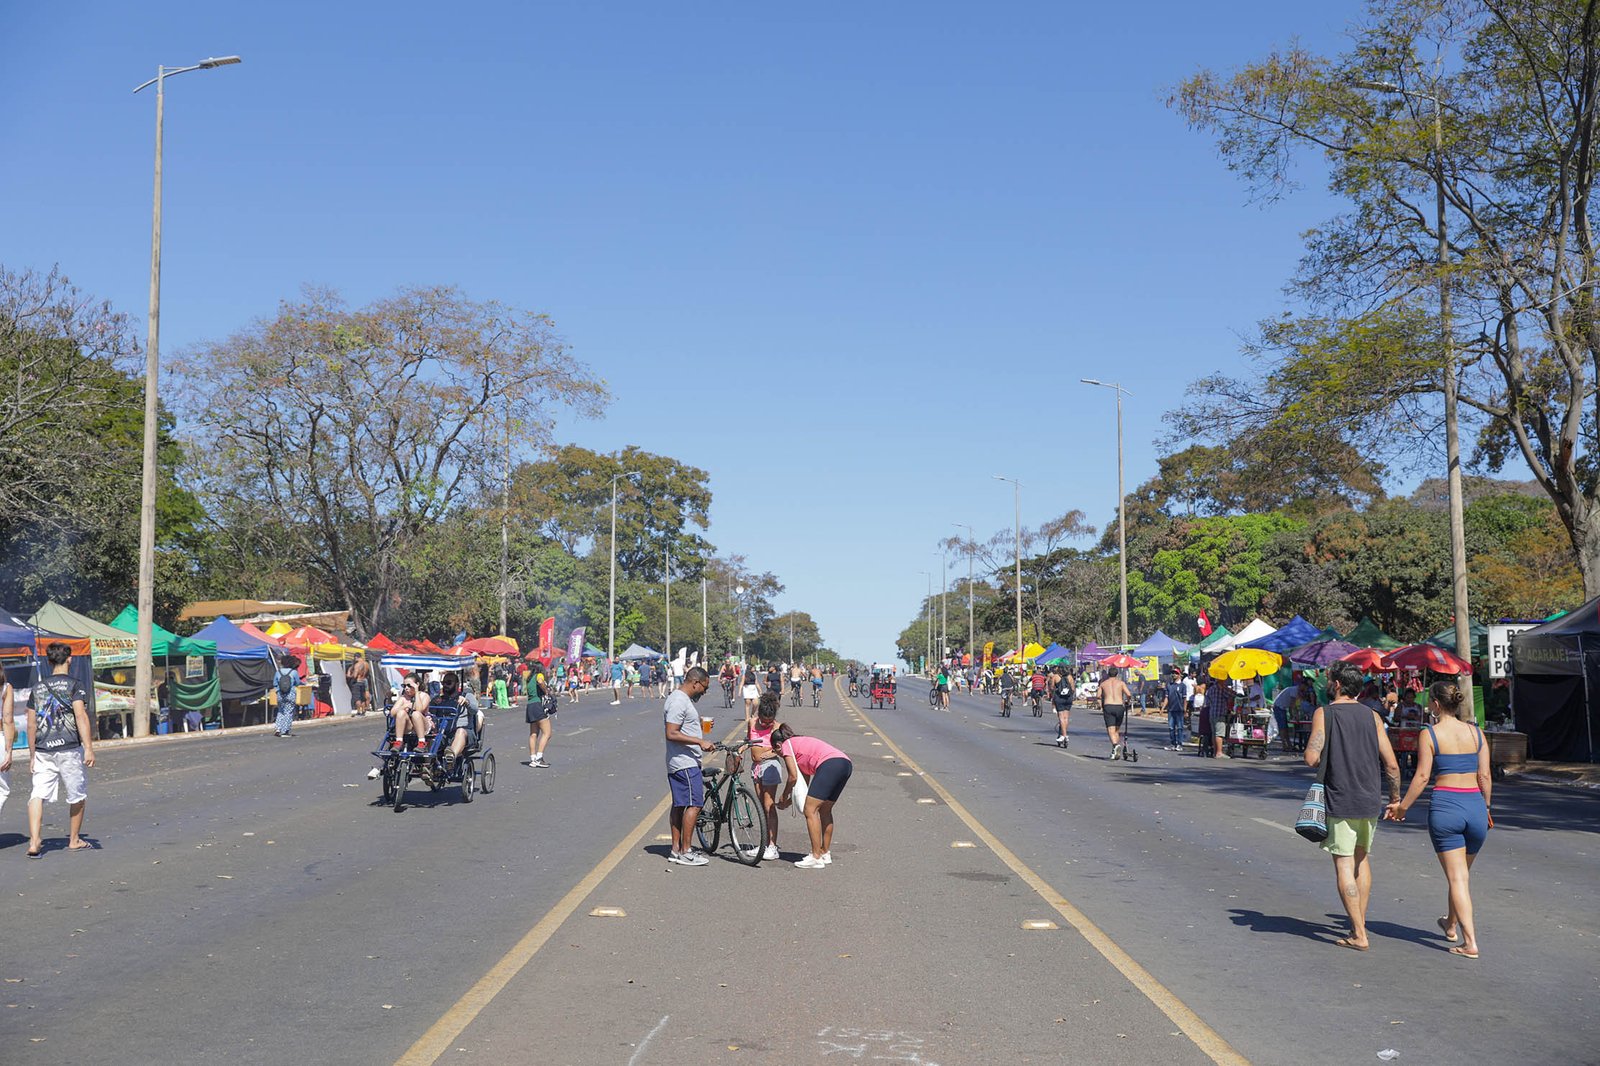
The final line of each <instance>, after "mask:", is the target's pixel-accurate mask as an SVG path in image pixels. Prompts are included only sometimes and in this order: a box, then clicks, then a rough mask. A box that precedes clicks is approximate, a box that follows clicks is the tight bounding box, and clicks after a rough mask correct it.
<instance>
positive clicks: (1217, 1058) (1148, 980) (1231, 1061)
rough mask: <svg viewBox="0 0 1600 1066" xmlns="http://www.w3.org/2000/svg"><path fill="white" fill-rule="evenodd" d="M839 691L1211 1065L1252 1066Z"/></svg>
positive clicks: (906, 763)
mask: <svg viewBox="0 0 1600 1066" xmlns="http://www.w3.org/2000/svg"><path fill="white" fill-rule="evenodd" d="M838 683H839V682H838V679H837V678H835V679H834V685H835V686H837V685H838ZM838 691H839V698H840V699H842V700H844V701H845V702H846V703H849V704H850V705H852V706H855V708H856V713H857V714H859V715H861V717H862V719H863V720H865V721H866V722H867V724H868V725H870V726H872V728H873V730H874V731H876V732H877V734H878V736H879V737H881V738H882V739H883V741H884V743H886V744H888V746H889V750H891V751H893V752H894V753H895V754H896V755H898V756H899V757H900V761H901V762H903V763H905V765H906V767H907V768H908V769H911V770H913V771H915V772H916V773H917V774H918V775H919V776H920V777H921V779H922V780H923V781H925V782H927V785H928V787H929V788H931V789H933V791H934V792H935V793H937V794H938V796H939V798H940V799H942V800H944V803H945V806H946V807H949V808H950V810H951V811H953V812H955V815H956V817H958V818H960V819H961V820H962V821H963V822H965V823H967V828H969V829H971V830H972V831H973V832H974V833H976V834H977V835H978V837H979V839H981V840H982V841H983V842H984V844H986V845H987V846H988V848H989V850H990V851H992V852H994V853H995V855H997V856H999V858H1000V861H1001V862H1004V863H1005V864H1006V865H1007V866H1009V867H1011V869H1012V871H1013V872H1014V873H1016V875H1017V876H1018V877H1020V878H1022V880H1024V881H1026V882H1027V884H1028V887H1029V888H1031V889H1033V890H1034V891H1035V892H1037V893H1038V894H1039V896H1040V898H1042V899H1043V900H1044V901H1045V902H1046V903H1048V904H1050V906H1051V907H1053V908H1055V911H1056V913H1057V914H1059V915H1061V917H1063V918H1065V919H1066V920H1067V922H1068V923H1069V924H1070V925H1071V926H1072V927H1073V928H1074V929H1076V930H1077V931H1078V933H1079V935H1081V936H1082V937H1083V938H1084V939H1085V940H1087V941H1088V942H1089V943H1090V944H1091V945H1092V946H1093V947H1094V949H1095V950H1096V951H1098V952H1099V953H1100V954H1101V956H1102V957H1104V958H1105V960H1106V961H1107V962H1109V963H1110V964H1111V965H1112V966H1115V967H1116V968H1117V971H1118V972H1119V973H1121V974H1122V976H1123V977H1126V978H1127V979H1128V981H1129V982H1130V983H1131V984H1132V985H1133V987H1135V988H1137V989H1138V990H1139V991H1140V992H1142V993H1144V996H1145V998H1146V999H1148V1000H1149V1001H1150V1002H1151V1003H1153V1004H1155V1005H1156V1007H1157V1008H1158V1009H1159V1010H1160V1011H1161V1013H1163V1014H1165V1015H1166V1016H1167V1017H1168V1018H1171V1019H1172V1023H1173V1024H1174V1025H1176V1026H1177V1027H1178V1028H1179V1029H1180V1030H1181V1031H1182V1032H1183V1034H1184V1035H1185V1036H1187V1037H1188V1038H1189V1039H1190V1040H1192V1041H1194V1043H1195V1046H1196V1047H1198V1048H1199V1049H1200V1050H1201V1051H1202V1052H1204V1053H1205V1054H1206V1056H1207V1057H1208V1058H1210V1059H1211V1061H1212V1062H1215V1063H1217V1064H1218V1066H1249V1064H1250V1060H1249V1059H1247V1058H1245V1057H1244V1056H1243V1055H1241V1054H1239V1052H1238V1051H1237V1050H1235V1049H1234V1047H1233V1045H1232V1044H1229V1043H1228V1042H1227V1041H1226V1040H1224V1039H1223V1038H1222V1034H1220V1033H1218V1032H1217V1031H1216V1030H1215V1029H1213V1028H1211V1026H1209V1025H1207V1024H1206V1023H1205V1021H1204V1020H1202V1019H1201V1017H1200V1015H1198V1014H1196V1013H1195V1012H1194V1011H1193V1010H1192V1009H1190V1007H1189V1005H1188V1004H1186V1003H1184V1002H1183V1000H1181V999H1179V998H1178V997H1177V996H1176V995H1175V994H1174V993H1173V992H1172V990H1171V989H1169V988H1168V987H1167V986H1166V985H1164V984H1162V983H1161V982H1160V981H1158V980H1156V978H1155V975H1153V974H1152V973H1151V972H1150V971H1149V970H1146V969H1145V968H1144V967H1143V966H1141V965H1139V963H1138V962H1136V961H1135V960H1134V958H1133V956H1132V955H1129V954H1128V953H1127V952H1126V951H1124V950H1123V949H1122V948H1121V947H1119V946H1118V945H1117V942H1116V941H1114V940H1112V939H1111V937H1110V936H1108V935H1107V934H1106V933H1105V931H1104V930H1102V929H1101V928H1100V927H1099V926H1097V925H1095V924H1094V922H1092V921H1090V920H1089V916H1088V915H1086V914H1084V913H1083V912H1082V911H1080V910H1079V909H1078V908H1077V907H1074V906H1073V905H1072V904H1071V903H1069V902H1067V899H1066V897H1064V896H1063V895H1062V894H1061V893H1060V892H1057V891H1056V890H1055V889H1054V888H1053V887H1051V885H1050V883H1049V882H1048V881H1046V880H1045V879H1044V878H1042V877H1040V876H1039V875H1038V874H1036V873H1034V872H1033V869H1032V867H1030V866H1028V864H1027V863H1025V862H1023V861H1022V860H1021V859H1019V858H1018V857H1017V856H1016V855H1015V854H1014V853H1013V852H1012V851H1011V849H1010V848H1008V847H1006V846H1005V845H1004V844H1002V843H1001V842H1000V838H999V837H997V836H995V835H994V834H993V833H991V832H989V830H988V829H987V828H985V827H984V825H983V824H982V823H981V822H979V821H978V819H977V818H976V817H974V816H973V814H972V812H971V811H969V810H967V809H966V808H965V807H963V806H962V805H961V801H960V800H958V799H956V798H955V797H954V796H953V795H951V794H950V790H949V789H947V788H945V787H944V786H943V785H941V784H940V783H939V782H938V781H937V780H936V779H935V778H934V776H933V775H932V774H930V773H928V772H927V771H926V770H924V769H923V768H922V767H921V766H918V765H917V763H916V760H914V759H912V758H911V756H909V755H907V754H906V753H905V751H904V750H903V749H902V748H901V747H900V745H898V744H896V743H895V742H894V741H893V740H891V739H890V738H889V736H888V735H887V734H886V733H884V731H883V729H882V728H881V727H879V726H878V725H877V723H875V722H873V721H872V719H871V718H870V717H868V715H867V712H866V711H864V710H862V709H861V708H860V706H859V705H856V704H855V701H854V700H852V699H850V697H849V696H846V695H845V693H844V689H843V688H840V689H839V690H838Z"/></svg>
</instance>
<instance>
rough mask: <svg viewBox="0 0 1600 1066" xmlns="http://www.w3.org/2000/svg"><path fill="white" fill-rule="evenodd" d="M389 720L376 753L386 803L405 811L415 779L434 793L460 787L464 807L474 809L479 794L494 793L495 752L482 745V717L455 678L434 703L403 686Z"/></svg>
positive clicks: (449, 677)
mask: <svg viewBox="0 0 1600 1066" xmlns="http://www.w3.org/2000/svg"><path fill="white" fill-rule="evenodd" d="M384 718H385V721H386V723H387V727H386V729H385V732H384V737H383V743H382V744H381V745H380V746H379V749H378V750H377V751H375V752H373V753H372V754H373V755H374V756H375V757H377V758H378V759H379V760H380V764H379V771H378V776H379V779H380V780H381V781H382V783H383V802H384V803H386V804H390V805H392V806H393V807H394V809H395V810H397V811H398V810H400V809H401V808H402V807H404V806H405V795H406V786H407V785H409V784H410V782H411V780H412V779H413V778H417V779H420V780H421V781H423V782H425V783H426V784H427V785H428V787H429V788H430V789H432V790H433V791H434V792H438V791H439V790H440V789H442V788H444V787H445V786H446V785H451V784H454V785H459V786H460V788H461V802H463V803H471V802H472V797H473V793H475V792H483V793H485V794H487V793H490V792H493V791H494V752H492V751H490V750H489V748H488V746H487V745H485V744H484V742H483V730H484V718H483V711H482V710H480V709H479V708H478V707H476V706H474V705H473V704H472V702H471V701H470V700H469V699H468V698H466V697H465V696H464V695H463V694H462V692H461V691H460V687H459V682H458V681H457V680H456V676H455V675H454V674H446V675H445V676H444V678H443V680H442V682H441V685H440V692H439V698H438V699H437V700H435V701H433V702H432V703H427V702H426V701H425V700H422V699H420V698H419V697H417V695H416V686H414V685H408V686H402V688H401V694H400V695H399V696H398V697H397V698H396V699H395V700H394V701H393V702H392V703H391V705H390V706H389V707H388V708H387V709H386V711H385V714H384ZM397 723H400V724H398V725H397ZM419 730H420V734H419Z"/></svg>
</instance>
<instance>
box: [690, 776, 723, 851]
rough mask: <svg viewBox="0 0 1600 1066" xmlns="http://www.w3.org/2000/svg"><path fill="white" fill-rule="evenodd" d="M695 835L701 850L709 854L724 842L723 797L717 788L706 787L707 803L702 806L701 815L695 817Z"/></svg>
mask: <svg viewBox="0 0 1600 1066" xmlns="http://www.w3.org/2000/svg"><path fill="white" fill-rule="evenodd" d="M694 836H695V839H696V840H698V841H699V842H700V850H701V851H703V852H705V853H706V854H707V855H710V854H712V853H713V852H715V851H716V850H717V845H718V844H719V843H721V842H722V797H721V796H719V795H718V794H717V792H716V790H715V789H711V788H708V789H706V805H705V806H704V807H701V808H700V817H699V818H696V819H695V823H694Z"/></svg>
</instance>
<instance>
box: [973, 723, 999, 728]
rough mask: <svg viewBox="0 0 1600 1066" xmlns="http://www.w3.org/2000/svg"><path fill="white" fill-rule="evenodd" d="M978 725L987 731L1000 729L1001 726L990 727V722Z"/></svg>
mask: <svg viewBox="0 0 1600 1066" xmlns="http://www.w3.org/2000/svg"><path fill="white" fill-rule="evenodd" d="M978 724H979V725H981V726H983V728H985V729H998V728H999V726H994V725H990V724H989V723H988V722H979V723H978Z"/></svg>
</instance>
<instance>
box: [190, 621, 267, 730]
mask: <svg viewBox="0 0 1600 1066" xmlns="http://www.w3.org/2000/svg"><path fill="white" fill-rule="evenodd" d="M192 639H194V640H205V641H210V642H211V643H213V644H215V645H216V646H217V680H218V685H219V687H220V688H221V691H222V699H223V702H224V703H227V702H230V701H232V702H236V703H254V702H255V701H256V700H259V699H262V698H263V697H265V696H266V695H267V693H268V692H270V691H271V690H272V675H273V673H274V672H275V671H276V670H277V665H278V659H279V658H280V657H281V656H282V655H283V649H282V648H280V647H278V646H277V645H276V644H271V643H268V642H267V641H264V640H262V639H261V638H260V637H252V636H251V635H250V634H249V633H246V632H245V631H244V630H242V629H240V628H239V627H238V626H236V625H234V624H233V623H232V622H230V621H228V619H227V617H226V616H224V615H218V616H217V617H216V618H215V619H213V620H212V622H211V624H210V625H208V626H206V627H205V628H204V629H202V630H200V632H198V633H196V634H194V637H193V638H192ZM262 714H263V716H262V721H266V717H265V710H264V709H263V712H262Z"/></svg>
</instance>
